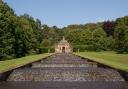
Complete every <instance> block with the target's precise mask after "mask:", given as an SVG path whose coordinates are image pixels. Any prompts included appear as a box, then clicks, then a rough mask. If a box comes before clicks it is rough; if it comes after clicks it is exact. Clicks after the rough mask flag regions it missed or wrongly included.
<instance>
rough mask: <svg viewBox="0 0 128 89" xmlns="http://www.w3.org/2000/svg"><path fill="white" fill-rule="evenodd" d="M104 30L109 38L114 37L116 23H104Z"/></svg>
mask: <svg viewBox="0 0 128 89" xmlns="http://www.w3.org/2000/svg"><path fill="white" fill-rule="evenodd" d="M103 29H104V31H105V32H106V34H107V36H113V35H114V29H115V22H114V21H105V22H104V23H103Z"/></svg>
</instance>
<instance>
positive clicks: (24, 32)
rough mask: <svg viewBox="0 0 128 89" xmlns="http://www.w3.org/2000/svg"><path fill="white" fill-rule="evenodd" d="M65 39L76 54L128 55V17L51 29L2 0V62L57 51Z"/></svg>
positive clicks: (0, 14)
mask: <svg viewBox="0 0 128 89" xmlns="http://www.w3.org/2000/svg"><path fill="white" fill-rule="evenodd" d="M62 36H65V38H66V39H67V40H68V41H69V42H70V43H71V45H72V46H73V49H74V51H77V50H78V49H79V51H106V50H110V51H111V50H114V51H117V52H118V53H128V16H125V17H121V18H117V19H116V20H115V21H105V22H100V23H88V24H81V25H69V26H67V27H64V28H58V27H56V26H53V27H49V26H48V25H45V24H42V23H41V21H40V20H39V19H34V18H33V17H31V16H30V15H28V14H24V15H20V16H18V15H16V14H15V12H14V11H13V9H12V8H10V7H9V6H8V5H7V4H6V3H4V2H3V1H2V0H0V60H5V59H12V58H19V57H23V56H26V55H31V54H39V53H44V52H48V51H49V52H54V45H55V44H56V43H57V42H58V41H60V40H61V39H62Z"/></svg>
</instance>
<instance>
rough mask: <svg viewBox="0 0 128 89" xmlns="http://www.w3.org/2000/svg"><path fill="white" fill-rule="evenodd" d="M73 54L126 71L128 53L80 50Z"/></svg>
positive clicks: (127, 69) (127, 67) (127, 68)
mask: <svg viewBox="0 0 128 89" xmlns="http://www.w3.org/2000/svg"><path fill="white" fill-rule="evenodd" d="M74 54H76V55H78V56H81V57H84V58H88V59H90V60H93V61H96V62H99V63H101V64H105V65H108V66H110V67H113V68H116V69H120V70H124V71H127V72H128V54H116V53H115V52H80V53H74Z"/></svg>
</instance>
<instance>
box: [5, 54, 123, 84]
mask: <svg viewBox="0 0 128 89" xmlns="http://www.w3.org/2000/svg"><path fill="white" fill-rule="evenodd" d="M7 81H67V82H69V81H70V82H73V81H77V82H78V81H79V82H81V81H124V79H123V78H122V77H121V76H120V74H119V73H118V72H117V71H115V70H113V69H105V68H98V67H97V64H96V63H95V62H88V61H87V60H85V59H82V58H80V57H77V56H75V55H72V54H54V55H53V56H51V57H48V58H46V59H43V60H42V61H41V62H37V63H33V64H32V67H31V68H23V69H17V70H15V71H13V73H12V74H11V75H10V76H9V78H8V79H7Z"/></svg>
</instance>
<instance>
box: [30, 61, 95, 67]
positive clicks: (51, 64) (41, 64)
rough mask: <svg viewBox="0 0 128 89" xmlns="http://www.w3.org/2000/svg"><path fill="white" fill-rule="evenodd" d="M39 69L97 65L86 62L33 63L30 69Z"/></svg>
mask: <svg viewBox="0 0 128 89" xmlns="http://www.w3.org/2000/svg"><path fill="white" fill-rule="evenodd" d="M41 67H97V63H94V62H88V63H85V64H83V63H67V64H62V63H56V64H55V63H33V64H32V68H41Z"/></svg>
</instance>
